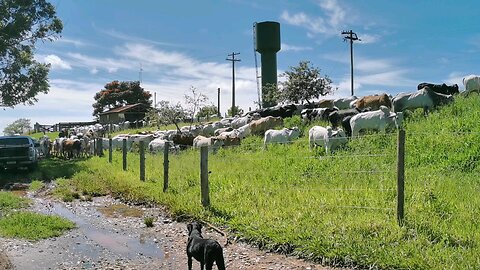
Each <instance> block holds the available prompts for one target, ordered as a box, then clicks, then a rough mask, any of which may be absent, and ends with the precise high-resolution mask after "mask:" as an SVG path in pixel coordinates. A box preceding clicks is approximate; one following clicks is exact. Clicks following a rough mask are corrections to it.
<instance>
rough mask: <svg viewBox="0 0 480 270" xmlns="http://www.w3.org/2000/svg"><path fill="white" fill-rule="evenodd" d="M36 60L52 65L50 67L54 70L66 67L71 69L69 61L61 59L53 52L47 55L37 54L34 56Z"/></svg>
mask: <svg viewBox="0 0 480 270" xmlns="http://www.w3.org/2000/svg"><path fill="white" fill-rule="evenodd" d="M36 58H37V60H38V61H40V62H43V63H48V64H50V65H51V66H52V69H54V70H60V69H67V70H70V69H72V66H71V65H70V63H68V62H67V61H65V60H63V59H61V58H60V57H59V56H57V55H54V54H49V55H38V56H36Z"/></svg>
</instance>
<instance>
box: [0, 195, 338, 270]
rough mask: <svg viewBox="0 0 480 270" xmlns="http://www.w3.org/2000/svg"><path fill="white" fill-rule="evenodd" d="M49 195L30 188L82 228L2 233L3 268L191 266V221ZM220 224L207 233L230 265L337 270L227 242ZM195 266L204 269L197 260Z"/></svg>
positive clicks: (102, 200)
mask: <svg viewBox="0 0 480 270" xmlns="http://www.w3.org/2000/svg"><path fill="white" fill-rule="evenodd" d="M46 194H47V193H45V192H40V193H36V194H31V193H29V194H28V196H30V197H31V198H32V199H33V201H34V204H33V205H32V207H31V209H32V210H33V211H36V212H41V213H46V214H56V215H60V216H63V217H65V218H68V219H70V220H72V221H73V222H75V224H76V225H77V228H75V229H73V230H71V231H68V232H66V233H65V234H64V235H62V236H60V237H56V238H51V239H45V240H41V241H37V242H32V241H25V240H18V239H4V238H0V270H3V269H22V270H23V269H142V270H146V269H187V257H186V253H185V248H186V243H187V228H186V227H187V225H186V223H184V222H177V221H174V220H172V219H171V218H170V217H169V216H168V214H167V213H166V212H165V211H164V210H163V209H161V208H142V207H138V206H129V205H125V204H123V203H121V202H120V201H118V200H115V199H113V198H111V197H99V198H94V199H93V201H81V200H76V201H74V202H71V203H64V202H59V201H55V200H53V199H52V198H50V197H49V196H46ZM145 217H153V218H154V226H153V227H147V226H146V225H145V222H144V220H145ZM216 229H220V230H215V229H212V228H211V227H209V226H208V225H205V227H204V229H203V236H204V237H205V238H213V239H216V240H217V241H218V242H220V244H221V245H222V246H223V253H224V256H225V261H226V265H227V269H332V268H327V267H323V266H321V265H319V264H315V263H311V262H306V261H303V260H301V259H298V258H295V257H287V256H284V255H280V254H276V253H271V252H268V251H262V250H259V249H258V248H256V247H253V246H250V245H248V244H246V243H242V242H238V241H233V243H231V244H228V245H226V243H227V238H226V237H225V236H223V235H222V234H220V233H219V231H223V229H221V228H216ZM2 251H3V252H2ZM6 256H8V258H7V257H6ZM193 265H194V269H199V268H200V266H199V263H198V262H196V261H194V264H193ZM214 269H216V268H215V267H214Z"/></svg>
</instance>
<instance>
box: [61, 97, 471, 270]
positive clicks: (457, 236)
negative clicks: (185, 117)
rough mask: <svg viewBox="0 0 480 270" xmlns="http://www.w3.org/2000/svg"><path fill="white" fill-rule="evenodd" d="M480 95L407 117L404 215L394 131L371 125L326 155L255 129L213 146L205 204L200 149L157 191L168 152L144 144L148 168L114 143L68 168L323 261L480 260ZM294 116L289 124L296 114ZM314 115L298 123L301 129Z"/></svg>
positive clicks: (177, 159)
mask: <svg viewBox="0 0 480 270" xmlns="http://www.w3.org/2000/svg"><path fill="white" fill-rule="evenodd" d="M479 103H480V97H479V96H477V95H475V96H470V97H469V98H462V97H456V101H455V102H454V103H453V104H451V105H448V106H445V107H442V108H440V109H438V110H435V111H433V112H431V113H430V115H429V116H427V117H424V116H423V115H422V112H421V110H418V111H415V112H413V113H412V114H410V116H409V117H407V118H406V120H405V123H404V127H405V129H406V133H407V136H406V137H407V139H406V172H405V177H406V181H405V212H406V216H405V222H404V226H403V227H400V226H398V224H397V220H396V213H395V209H396V188H397V187H396V150H397V149H396V140H397V136H396V134H395V133H387V134H377V133H368V134H366V135H365V136H363V137H360V138H357V139H354V140H350V141H349V142H348V143H347V145H346V146H345V147H344V148H343V149H339V150H337V151H336V152H335V153H333V154H332V155H330V156H325V151H324V149H322V148H319V149H313V150H310V149H309V147H308V139H307V138H306V136H305V135H304V136H302V137H300V138H299V139H298V140H296V141H295V142H293V143H291V144H288V145H271V146H269V147H268V149H267V150H263V147H262V138H260V137H255V136H252V137H248V138H246V139H245V140H243V141H242V145H241V146H239V147H235V148H223V149H220V150H219V151H218V152H217V153H215V154H210V155H209V161H208V162H209V171H210V172H211V173H210V174H209V185H210V200H211V203H212V205H211V206H210V207H209V208H203V207H202V206H201V203H200V202H201V198H200V181H199V174H200V172H199V163H200V159H199V156H200V155H199V152H198V150H187V151H183V152H180V153H176V154H171V155H170V157H169V166H170V175H169V179H170V182H169V188H168V190H167V192H163V181H162V179H163V168H162V166H158V164H162V163H163V155H148V156H147V158H146V160H147V163H146V166H147V167H146V176H147V180H146V181H145V182H142V181H140V180H139V158H138V155H136V154H129V156H128V170H127V171H123V170H121V168H122V158H121V153H118V152H115V153H114V156H113V163H112V164H109V163H108V161H107V158H93V159H90V160H86V161H84V166H85V167H86V168H88V170H86V171H85V172H81V173H78V174H76V175H75V176H73V178H72V179H71V180H64V181H63V183H62V185H59V186H60V187H61V186H65V187H66V188H67V189H72V190H75V192H78V193H83V192H88V193H93V192H96V193H98V194H112V195H113V196H115V197H122V198H123V199H125V200H127V201H131V202H136V203H156V204H162V205H165V206H166V207H167V209H169V211H170V212H171V213H172V214H173V215H174V216H177V217H180V216H181V217H182V218H185V217H187V218H196V219H202V220H206V221H209V222H213V223H217V224H222V225H224V226H226V227H228V228H229V230H230V231H231V232H232V234H236V235H237V236H238V237H241V238H242V239H245V240H247V241H249V242H251V243H254V244H257V245H258V246H259V247H261V248H265V249H270V250H274V251H278V252H284V253H289V254H292V255H299V256H300V257H303V258H307V259H311V260H315V261H322V262H323V263H324V264H330V265H337V266H339V265H340V266H350V267H354V268H378V269H447V268H448V269H478V268H480V262H479V261H478V255H477V254H479V253H480V234H479V233H478V232H480V223H479V222H478V216H479V215H480V197H479V196H478V187H479V185H480V180H479V179H480V177H479V176H480V166H478V159H477V158H478V156H479V155H480V126H479V125H478V122H479V120H480V108H479V107H478V104H479ZM300 123H301V121H300V119H299V118H298V117H292V118H291V119H288V120H287V119H286V120H285V125H287V126H292V125H299V124H300ZM315 124H320V125H324V123H321V122H318V123H311V124H308V125H304V126H303V128H302V129H303V133H304V134H306V133H307V132H308V129H309V128H310V127H311V126H312V125H315Z"/></svg>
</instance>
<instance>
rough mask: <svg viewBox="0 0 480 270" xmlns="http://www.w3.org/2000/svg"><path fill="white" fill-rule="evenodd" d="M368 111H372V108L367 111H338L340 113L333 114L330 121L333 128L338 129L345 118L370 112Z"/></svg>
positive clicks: (366, 109) (329, 116) (354, 109)
mask: <svg viewBox="0 0 480 270" xmlns="http://www.w3.org/2000/svg"><path fill="white" fill-rule="evenodd" d="M368 111H370V107H368V108H365V109H359V108H353V109H345V110H338V111H334V112H331V113H330V114H329V115H328V121H330V123H331V124H332V126H333V127H338V126H339V125H340V123H341V122H342V120H343V119H344V118H345V117H347V116H354V115H356V114H358V113H361V112H368Z"/></svg>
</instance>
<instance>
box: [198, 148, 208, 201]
mask: <svg viewBox="0 0 480 270" xmlns="http://www.w3.org/2000/svg"><path fill="white" fill-rule="evenodd" d="M200 184H201V191H202V205H203V207H208V206H210V195H209V186H208V146H202V147H200Z"/></svg>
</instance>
